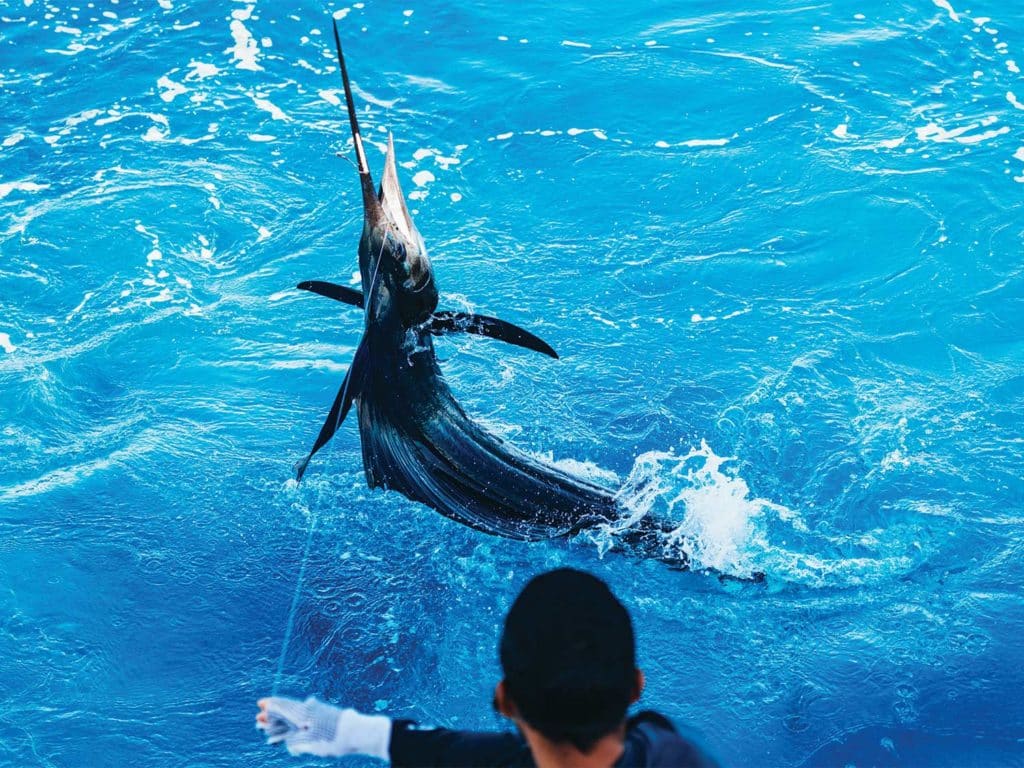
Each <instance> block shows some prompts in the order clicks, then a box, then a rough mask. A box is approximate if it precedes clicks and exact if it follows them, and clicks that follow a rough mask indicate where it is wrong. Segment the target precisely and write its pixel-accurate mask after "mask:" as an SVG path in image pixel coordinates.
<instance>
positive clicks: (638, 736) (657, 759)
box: [617, 711, 718, 768]
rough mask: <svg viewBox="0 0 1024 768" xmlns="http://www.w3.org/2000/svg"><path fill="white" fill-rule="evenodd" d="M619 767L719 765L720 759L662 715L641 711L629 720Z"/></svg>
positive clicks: (701, 767) (713, 767)
mask: <svg viewBox="0 0 1024 768" xmlns="http://www.w3.org/2000/svg"><path fill="white" fill-rule="evenodd" d="M624 746H625V751H624V752H623V753H622V757H621V758H620V759H619V761H618V763H617V766H619V768H627V767H628V768H634V767H636V768H640V767H641V766H642V767H643V768H718V762H717V761H716V760H715V759H714V758H712V757H711V756H710V755H709V754H708V753H707V751H706V750H705V749H704V748H703V747H701V746H700V745H699V744H698V743H697V741H696V740H695V739H694V738H693V736H691V735H690V734H686V735H683V734H681V733H679V731H678V730H677V729H676V727H675V726H674V725H673V724H672V721H671V720H669V719H668V718H667V717H665V716H664V715H662V714H659V713H658V712H653V711H645V712H640V713H639V714H636V715H634V716H633V717H631V718H629V720H627V721H626V740H625V745H624Z"/></svg>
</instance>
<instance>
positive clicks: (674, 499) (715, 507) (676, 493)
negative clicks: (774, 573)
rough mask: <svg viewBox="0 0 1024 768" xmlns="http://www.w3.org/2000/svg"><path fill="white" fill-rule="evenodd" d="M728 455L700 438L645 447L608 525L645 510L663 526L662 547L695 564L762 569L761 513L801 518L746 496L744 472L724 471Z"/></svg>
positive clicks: (738, 570) (724, 569)
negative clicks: (685, 447) (682, 449)
mask: <svg viewBox="0 0 1024 768" xmlns="http://www.w3.org/2000/svg"><path fill="white" fill-rule="evenodd" d="M730 460H731V459H729V458H723V457H721V456H718V455H717V454H715V452H714V451H713V450H711V448H710V447H709V446H708V444H707V443H706V442H704V441H701V444H700V447H699V448H694V449H692V450H690V452H689V453H686V454H684V455H677V454H674V453H671V452H664V451H651V452H648V453H645V454H643V455H641V456H639V457H638V458H637V459H636V462H635V463H634V465H633V471H632V472H631V473H630V475H629V477H628V478H627V480H626V482H625V484H624V485H623V486H622V489H621V490H620V491H619V493H618V501H619V504H620V505H621V506H622V508H623V509H624V510H625V511H626V516H625V517H624V518H623V519H622V520H621V521H619V522H618V523H617V524H615V525H614V526H612V527H611V528H610V529H609V532H610V533H612V534H616V533H622V532H625V531H627V530H629V529H631V528H633V527H634V526H636V525H637V523H639V522H640V520H642V519H644V518H650V519H651V520H652V521H653V522H655V523H657V524H658V525H659V527H661V528H662V529H663V530H665V531H666V533H665V536H664V545H665V555H666V556H668V557H670V558H676V557H680V558H689V560H690V563H691V566H692V567H693V568H696V569H705V568H709V569H713V570H715V571H719V572H721V573H725V574H729V575H732V576H738V577H740V578H750V577H752V576H754V575H755V574H756V573H758V572H760V571H763V570H764V564H763V563H761V562H759V561H758V558H757V555H758V554H760V553H763V552H764V551H765V550H766V549H767V547H768V541H767V534H766V526H765V525H763V520H764V519H765V518H774V519H778V520H782V521H788V522H789V523H790V524H791V525H792V526H793V527H794V528H797V529H800V530H805V526H804V525H803V523H802V522H801V521H800V519H799V517H798V516H797V515H796V513H794V512H793V511H792V510H790V509H788V508H786V507H784V506H781V505H779V504H775V503H773V502H771V501H767V500H765V499H761V498H757V497H752V496H751V493H750V488H749V486H748V485H747V483H746V481H745V480H743V478H741V477H738V476H736V475H734V474H731V473H729V472H726V471H723V469H722V467H723V465H724V464H726V463H727V462H729V461H730Z"/></svg>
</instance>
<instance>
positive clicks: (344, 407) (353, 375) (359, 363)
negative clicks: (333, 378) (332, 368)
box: [295, 342, 366, 482]
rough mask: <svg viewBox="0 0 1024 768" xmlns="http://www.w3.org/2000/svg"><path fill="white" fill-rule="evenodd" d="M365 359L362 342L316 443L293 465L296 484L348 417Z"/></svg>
mask: <svg viewBox="0 0 1024 768" xmlns="http://www.w3.org/2000/svg"><path fill="white" fill-rule="evenodd" d="M365 358H366V345H365V343H364V342H360V343H359V348H358V349H356V354H355V357H354V358H353V359H352V365H351V366H349V369H348V373H346V374H345V380H344V381H343V382H342V383H341V388H340V389H339V390H338V394H337V396H336V397H335V398H334V403H333V404H332V405H331V410H330V412H329V413H328V414H327V419H326V421H324V425H323V426H322V427H321V428H320V434H319V435H317V438H316V442H315V443H313V449H312V450H311V451H310V452H309V453H308V454H307V455H306V457H305V458H304V459H302V460H300V461H298V462H296V463H295V480H296V482H298V481H300V480H302V476H303V475H304V474H305V472H306V467H307V466H309V460H310V459H312V458H313V454H315V453H316V452H317V451H319V450H320V449H321V448H323V447H324V446H325V445H327V441H328V440H330V439H331V438H332V437H334V433H335V432H337V431H338V427H340V426H341V423H342V422H343V421H345V417H346V416H347V415H348V412H349V409H350V408H351V407H352V400H353V398H354V397H355V396H356V394H357V393H358V392H359V389H360V383H361V382H362V378H363V373H364V371H363V361H364V360H365Z"/></svg>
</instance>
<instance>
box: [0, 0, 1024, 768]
mask: <svg viewBox="0 0 1024 768" xmlns="http://www.w3.org/2000/svg"><path fill="white" fill-rule="evenodd" d="M332 14H333V15H334V16H335V17H337V18H338V19H339V26H340V29H341V34H342V37H343V40H344V42H345V45H346V52H347V56H348V58H349V62H350V68H351V73H352V77H353V80H354V85H355V89H356V100H357V103H358V105H359V107H360V119H361V121H362V122H363V126H364V133H365V134H368V135H370V136H371V137H372V138H373V144H374V145H375V146H376V148H377V149H381V148H383V145H384V142H385V140H386V131H387V130H391V131H393V132H394V136H395V143H396V149H397V154H398V159H399V162H400V164H401V169H400V170H401V173H402V183H403V185H404V187H405V189H406V192H407V193H409V196H410V198H411V200H410V205H411V207H412V208H413V215H414V218H415V221H416V223H417V225H418V227H419V229H420V231H421V232H422V233H423V235H424V237H425V239H426V241H427V244H428V247H429V248H430V249H431V255H432V258H433V262H434V266H435V269H436V274H437V280H438V284H439V286H440V289H441V291H442V304H443V305H444V306H446V307H449V308H467V307H469V308H473V309H474V310H475V311H479V312H482V313H487V314H495V315H499V316H501V317H503V318H504V319H507V320H510V321H512V322H516V323H519V324H522V325H524V326H526V327H528V328H530V329H531V330H534V331H535V332H537V333H538V334H539V335H540V336H542V337H543V338H545V339H546V340H547V341H549V342H550V343H551V344H552V345H553V346H554V347H555V348H556V349H558V351H559V352H560V353H561V355H562V359H561V360H560V361H557V362H555V361H550V360H548V359H546V358H543V357H541V356H538V355H531V354H529V353H525V352H520V351H517V350H515V349H513V348H511V347H508V346H505V345H500V344H497V343H495V342H490V341H486V340H481V339H477V338H453V339H450V340H444V341H442V342H439V346H438V349H439V356H440V357H441V358H442V359H443V363H442V366H443V369H444V372H445V375H446V376H447V377H448V379H449V381H450V383H451V385H452V388H453V390H454V391H455V392H456V394H457V395H458V397H459V398H460V400H461V401H462V402H463V403H464V404H465V407H466V408H467V410H468V411H469V412H470V413H471V414H473V416H474V417H476V418H477V419H479V421H481V422H482V423H484V424H485V425H487V427H488V428H489V429H492V430H494V431H497V432H499V433H501V434H503V435H505V436H507V437H508V439H509V440H511V441H512V442H514V443H515V444H517V445H518V446H520V447H522V448H524V449H527V450H529V451H532V452H535V453H537V454H539V455H547V456H550V458H551V460H552V461H559V462H562V463H563V464H565V465H566V466H568V467H570V468H572V469H574V470H575V471H578V472H582V473H586V474H588V475H589V476H591V477H594V478H597V479H599V480H601V481H602V482H604V483H606V484H608V485H610V486H612V487H616V488H618V487H621V488H622V489H623V490H622V494H623V496H622V498H623V500H624V502H625V503H627V504H628V507H629V509H630V510H631V512H632V513H633V514H635V515H638V516H639V515H642V514H650V515H658V516H661V517H662V518H665V519H668V520H671V521H673V524H677V527H676V532H675V534H674V535H673V536H672V537H669V538H668V539H667V540H666V542H665V546H666V547H667V548H669V549H670V550H672V551H676V550H684V551H686V552H687V553H689V555H690V556H691V557H692V558H693V560H694V562H695V564H696V565H697V566H699V569H698V570H697V571H696V572H692V573H683V572H679V571H676V570H672V569H670V568H668V567H667V566H666V565H665V564H664V563H662V562H658V561H656V560H643V559H640V558H637V557H633V556H629V555H624V554H621V553H618V552H616V551H615V550H614V548H612V549H611V551H609V548H610V546H611V545H612V544H613V543H614V536H613V535H612V533H611V532H609V531H597V532H593V533H590V534H585V535H581V536H579V537H577V538H576V539H575V540H572V541H556V542H550V543H539V544H524V543H519V542H512V541H506V540H502V539H497V538H491V537H488V536H485V535H483V534H480V533H477V532H475V531H472V530H470V529H468V528H465V527H462V526H460V525H458V524H456V523H454V522H451V521H449V520H447V519H445V518H443V517H441V516H440V515H438V514H437V513H436V512H434V511H432V510H431V509H428V508H426V507H423V506H421V505H418V504H415V503H412V502H409V501H407V500H405V499H404V498H402V497H400V496H398V495H396V494H387V493H382V492H371V491H368V490H367V488H366V487H365V483H364V480H363V476H362V469H361V459H360V451H359V443H358V437H357V434H356V430H355V428H354V425H353V424H346V425H345V426H344V427H343V429H342V430H341V431H340V433H339V435H338V436H337V437H336V438H335V439H334V441H333V442H332V444H331V445H330V446H329V447H328V449H326V450H325V451H323V452H322V453H321V454H320V455H319V456H318V457H317V458H316V459H315V461H314V464H312V465H311V468H310V471H309V473H308V474H307V477H306V479H305V480H304V481H303V483H302V484H301V485H300V486H296V484H295V483H294V481H293V480H292V479H291V478H292V476H293V474H292V465H293V463H294V462H295V461H296V460H297V459H298V458H299V457H301V456H302V455H303V454H304V453H305V451H306V450H308V448H309V446H310V444H311V443H312V441H313V439H314V437H315V435H316V432H317V430H318V429H319V427H320V424H321V422H322V420H323V417H324V416H325V414H326V412H327V409H328V407H329V405H330V402H331V400H332V398H333V396H334V393H335V391H336V389H337V387H338V385H339V384H340V382H341V379H342V377H343V376H344V372H345V370H346V368H347V366H348V364H349V361H350V360H351V358H352V354H353V352H354V349H355V344H356V343H357V341H358V337H359V333H360V330H361V325H362V320H361V317H360V315H359V314H358V313H357V312H353V311H350V310H347V309H345V308H344V307H341V306H340V305H338V304H335V303H332V302H329V301H326V300H324V299H319V298H317V297H313V296H309V295H307V294H303V293H301V292H299V291H296V290H294V289H293V288H292V286H294V285H295V283H297V282H298V281H300V280H303V279H310V278H319V279H328V280H335V281H337V282H342V283H348V282H350V281H353V280H354V279H355V277H353V273H354V272H355V271H356V269H357V265H356V255H355V248H356V243H357V240H358V235H359V231H360V227H361V212H360V209H359V198H358V194H357V193H358V187H357V182H356V176H355V172H354V171H353V169H352V166H351V165H350V164H349V163H348V162H346V161H345V160H343V159H339V158H338V157H336V154H337V153H342V154H345V153H348V152H349V148H350V141H349V138H348V135H347V132H348V127H347V124H346V122H345V119H344V112H343V110H342V108H341V103H342V102H341V99H342V97H341V91H340V81H339V77H338V73H337V70H336V65H335V63H334V53H333V50H332V48H331V42H330V40H329V30H330V19H331V15H332ZM1017 57H1020V60H1021V66H1024V6H1019V5H1018V4H1012V3H1009V4H1008V3H995V2H992V1H991V0H987V2H984V3H982V2H977V3H969V4H965V3H963V2H961V1H960V0H949V2H946V0H934V2H933V1H932V0H915V1H914V2H909V1H907V2H890V3H886V2H877V1H876V2H871V1H870V0H859V2H847V1H845V0H839V1H837V2H824V3H815V2H810V3H808V2H795V1H794V0H772V2H769V3H764V4H762V5H761V6H759V7H753V6H751V7H746V8H742V9H740V10H729V9H727V8H725V7H723V6H722V4H720V3H710V2H706V1H705V0H701V1H699V2H698V1H693V2H676V3H651V4H643V3H611V2H593V3H566V4H560V5H559V6H558V7H555V6H553V5H551V4H548V3H539V2H521V3H515V4H511V3H505V4H497V3H495V4H486V5H485V4H479V3H463V2H459V1H458V0H456V1H455V2H444V3H442V2H425V3H412V2H410V3H408V4H406V5H402V4H394V3H373V2H366V3H356V4H354V5H351V6H347V5H341V4H338V3H328V4H326V5H323V4H317V3H309V2H305V1H304V0H299V1H298V2H296V3H290V4H284V3H270V2H269V0H257V2H253V3H245V2H234V3H230V4H229V3H213V2H208V1H207V2H199V1H188V0H158V1H157V2H155V3H153V2H127V1H122V2H118V0H94V1H92V2H86V1H85V0H77V1H76V0H72V1H71V2H67V0H51V1H50V2H46V1H45V0H8V2H6V3H2V4H0V115H2V117H0V160H2V164H0V388H2V393H3V398H2V401H0V402H2V405H0V409H2V410H0V418H2V426H0V446H2V455H3V459H4V460H3V462H2V467H0V764H4V765H17V766H22V765H43V766H86V765H88V766H93V765H95V766H107V765H110V766H114V765H135V766H219V765H223V766H228V765H239V764H247V765H254V764H266V765H281V766H284V765H293V764H296V762H295V760H294V759H292V758H289V757H288V756H287V755H285V754H284V753H283V752H281V751H276V750H273V749H270V748H267V747H266V746H264V745H263V744H262V741H261V740H260V738H259V736H258V734H257V733H256V731H255V730H254V728H253V715H254V712H255V709H254V701H255V699H256V698H257V697H258V696H260V695H263V694H266V693H268V692H269V691H270V689H271V688H272V687H273V685H274V683H275V673H276V671H277V668H278V662H279V656H280V651H281V647H282V640H283V639H284V637H285V634H286V632H287V631H288V630H289V627H290V629H291V635H290V640H289V642H288V643H287V648H286V651H285V654H284V657H283V664H282V668H283V672H284V674H283V676H282V679H281V681H280V686H281V691H282V692H283V693H290V694H296V695H298V694H305V693H307V692H311V693H316V694H318V695H320V696H322V697H326V698H328V699H331V700H334V701H337V702H341V703H345V704H347V705H351V706H355V707H357V708H360V709H362V710H365V711H371V712H373V711H384V712H388V713H391V714H394V715H399V716H406V717H414V718H416V719H419V720H421V721H428V722H433V723H439V724H444V725H448V726H454V727H473V728H493V727H497V726H499V725H500V723H499V721H498V719H497V718H496V716H495V715H494V714H493V713H492V712H491V709H490V701H491V698H490V697H491V691H492V687H493V685H494V682H495V681H496V680H497V679H498V675H499V670H498V666H497V652H496V643H497V636H498V632H499V628H500V622H501V620H502V617H503V614H504V611H505V610H506V609H507V607H508V605H509V603H510V601H511V600H512V599H513V597H514V596H515V594H516V593H517V591H518V590H519V588H520V587H521V586H522V585H523V583H524V582H525V581H526V580H527V579H528V578H529V577H530V576H532V575H534V574H536V573H537V572H539V571H541V570H544V569H546V568H549V567H554V566H559V565H571V566H575V567H579V568H584V569H586V570H590V571H592V572H595V573H597V574H599V575H601V576H602V577H603V578H605V579H606V580H608V581H609V582H610V584H611V585H612V587H613V589H614V590H615V591H616V592H617V593H618V594H619V595H620V596H621V597H622V598H623V600H624V601H625V602H626V604H627V605H628V607H629V608H630V610H631V612H632V613H633V616H634V619H635V622H636V627H637V633H638V638H639V654H640V661H641V664H642V666H643V668H644V669H645V671H646V673H647V679H648V689H647V692H646V694H645V696H644V699H643V704H644V705H646V706H648V707H652V708H656V709H658V710H661V711H662V712H664V713H665V714H667V715H669V716H670V717H672V718H673V719H675V720H676V721H677V722H678V723H680V724H686V725H688V726H690V727H692V728H695V729H697V730H698V731H700V732H701V733H702V734H703V736H704V738H705V740H706V742H707V744H708V746H709V747H710V748H711V749H712V750H713V751H714V752H715V753H717V754H718V755H719V756H720V758H721V759H722V760H723V761H724V762H725V763H726V764H729V765H763V766H815V765H863V766H867V765H950V766H952V765H957V766H961V765H996V764H1001V765H1009V764H1016V765H1019V764H1022V763H1024V705H1022V704H1021V703H1020V695H1019V694H1020V691H1021V689H1022V686H1024V671H1022V670H1024V651H1022V648H1021V643H1020V638H1021V636H1022V635H1024V577H1022V575H1021V565H1022V560H1024V483H1022V469H1021V467H1022V455H1024V345H1022V342H1021V330H1022V329H1024V268H1022V259H1021V245H1022V243H1021V240H1022V234H1024V224H1022V220H1021V218H1020V211H1021V195H1022V192H1024V112H1022V110H1024V103H1022V102H1024V80H1022V77H1021V72H1020V67H1019V66H1018V64H1017ZM1017 94H1019V95H1020V99H1018V96H1017ZM372 153H373V154H372V157H373V162H375V163H376V164H377V165H376V168H375V171H376V172H379V168H380V164H381V162H382V158H383V155H382V154H381V153H380V152H378V151H376V150H372ZM314 523H315V529H314V530H313V531H312V534H311V536H312V538H311V539H310V543H311V546H310V548H309V553H310V554H309V558H308V562H307V563H306V568H305V571H304V574H305V577H304V580H303V581H302V583H301V585H300V586H299V589H298V592H297V600H296V601H295V617H294V618H295V621H294V625H293V626H292V625H291V624H290V622H289V610H290V608H291V606H292V602H293V595H295V594H296V584H297V579H298V576H299V572H300V568H301V566H302V562H303V553H304V548H305V545H306V541H307V536H308V535H309V532H310V526H311V525H312V524H314ZM704 569H711V570H704ZM753 573H764V574H765V576H766V578H765V581H764V582H763V583H750V582H749V581H745V580H744V577H747V576H750V575H751V574H753ZM721 574H724V575H726V576H730V577H739V578H735V579H734V578H721ZM305 762H309V761H305Z"/></svg>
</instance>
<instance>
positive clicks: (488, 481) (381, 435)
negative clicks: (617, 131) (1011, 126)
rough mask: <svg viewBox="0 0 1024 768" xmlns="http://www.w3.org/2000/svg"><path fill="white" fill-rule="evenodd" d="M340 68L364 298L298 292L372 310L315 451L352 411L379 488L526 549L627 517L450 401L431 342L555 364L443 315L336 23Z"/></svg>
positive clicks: (513, 331) (606, 497)
mask: <svg viewBox="0 0 1024 768" xmlns="http://www.w3.org/2000/svg"><path fill="white" fill-rule="evenodd" d="M334 41H335V45H336V46H337V52H338V64H339V67H340V69H341V78H342V83H343V85H344V90H345V102H346V105H347V108H348V119H349V124H350V126H351V129H352V143H353V145H354V148H355V155H356V164H357V169H358V172H359V185H360V190H361V195H362V205H363V230H362V235H361V237H360V239H359V254H358V255H359V274H360V276H361V290H357V289H355V288H351V287H347V286H341V285H336V284H333V283H329V282H325V281H321V280H309V281H304V282H302V283H299V285H298V288H300V289H302V290H305V291H311V292H313V293H317V294H320V295H321V296H326V297H329V298H332V299H336V300H338V301H341V302H343V303H345V304H348V305H351V306H353V307H358V308H361V309H362V310H363V334H362V337H361V339H360V341H359V345H358V347H357V348H356V351H355V355H354V357H353V359H352V363H351V366H350V367H349V369H348V373H347V374H346V376H345V380H344V381H343V382H342V384H341V388H340V389H339V390H338V394H337V396H336V397H335V398H334V403H333V404H332V405H331V409H330V411H329V412H328V414H327V419H326V420H325V422H324V424H323V427H321V429H320V433H319V435H318V436H317V438H316V441H315V442H314V444H313V448H312V450H310V452H309V454H308V455H307V456H306V457H305V458H304V459H302V460H301V461H299V462H298V463H297V464H296V473H297V476H298V479H300V480H301V478H302V475H303V473H304V472H305V471H306V468H307V467H308V465H309V462H310V460H311V459H312V457H313V455H314V454H315V453H316V452H317V451H318V450H320V449H321V448H322V447H323V446H324V445H325V444H326V443H327V442H328V441H329V440H330V439H331V437H333V435H334V433H335V432H336V431H337V430H338V428H339V427H340V426H341V424H342V422H344V420H345V418H346V416H347V415H348V414H349V413H350V411H351V410H352V407H353V406H355V411H356V417H357V419H358V425H359V438H360V442H361V445H362V455H363V468H364V470H365V473H366V482H367V484H368V485H369V486H370V487H371V488H384V489H387V490H391V491H397V492H399V493H401V494H404V495H405V496H407V497H408V498H410V499H413V500H415V501H418V502H421V503H423V504H426V505H428V506H430V507H433V508H434V509H435V510H437V511H438V512H440V513H441V514H443V515H446V516H447V517H449V518H451V519H453V520H457V521H459V522H460V523H463V524H465V525H468V526H471V527H473V528H476V529H478V530H480V531H484V532H486V533H489V534H494V535H498V536H505V537H510V538H514V539H522V540H537V539H545V538H553V537H558V536H566V535H570V534H573V533H575V532H577V531H579V530H581V529H583V528H586V527H588V526H593V525H596V524H600V523H602V522H611V521H614V520H616V519H619V518H620V517H621V515H620V513H619V510H618V506H617V503H616V497H615V494H614V493H613V492H612V491H610V490H609V489H607V488H604V487H602V486H600V485H598V484H595V483H593V482H591V481H589V480H587V479H584V478H581V477H576V476H574V475H572V474H570V473H568V472H565V471H563V470H562V469H560V468H558V467H555V466H552V465H550V464H548V463H545V462H543V461H541V460H539V459H538V458H536V457H534V456H532V455H530V454H527V453H525V452H524V451H522V450H519V449H517V448H516V447H514V446H513V445H511V444H510V443H509V442H507V441H506V440H505V439H503V438H502V437H500V436H498V435H495V434H493V433H492V432H489V431H487V430H485V429H483V428H482V427H481V426H480V425H479V424H477V423H476V422H474V421H473V420H472V419H471V418H470V417H469V416H468V415H467V414H466V412H465V410H463V408H462V406H461V405H459V403H458V401H457V400H456V399H455V397H454V396H453V395H452V392H451V390H450V389H449V387H448V384H447V382H446V381H445V378H444V375H443V373H442V371H441V368H440V366H439V365H438V361H437V357H436V356H435V352H434V337H436V336H441V335H445V334H454V333H473V334H478V335H482V336H487V337H490V338H492V339H497V340H500V341H504V342H507V343H509V344H513V345H517V346H519V347H524V348H526V349H529V350H532V351H535V352H538V353H541V354H544V355H548V356H549V357H551V358H553V359H557V358H558V355H557V354H556V352H555V351H554V350H553V349H552V348H551V346H549V345H548V344H547V343H546V342H544V341H543V340H541V339H540V338H538V337H537V336H535V335H534V334H532V333H530V332H529V331H526V330H524V329H522V328H519V327H517V326H515V325H513V324H511V323H508V322H505V321H503V320H499V319H497V318H494V317H487V316H483V315H477V314H470V313H465V312H454V311H448V310H438V308H437V307H438V289H437V283H436V281H435V276H434V270H433V267H432V265H431V261H430V258H429V257H428V255H427V249H426V246H425V244H424V241H423V237H422V236H421V235H420V233H419V230H417V229H416V225H415V224H414V223H413V221H412V218H411V217H410V215H409V208H408V206H407V205H406V201H405V197H404V195H403V194H402V189H401V187H400V185H399V181H398V169H397V166H396V163H395V147H394V140H393V138H392V137H391V135H390V134H389V135H388V144H387V154H386V157H385V160H384V170H383V174H382V176H381V181H380V185H379V186H376V185H375V184H374V181H373V176H372V175H371V172H370V166H369V163H368V161H367V157H366V151H365V148H364V142H363V139H362V137H361V135H360V132H359V120H358V117H357V115H356V109H355V106H354V103H353V98H352V87H351V85H350V83H349V77H348V70H347V68H346V66H345V58H344V55H343V53H342V48H341V40H340V38H339V36H338V28H337V24H336V23H335V25H334Z"/></svg>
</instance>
